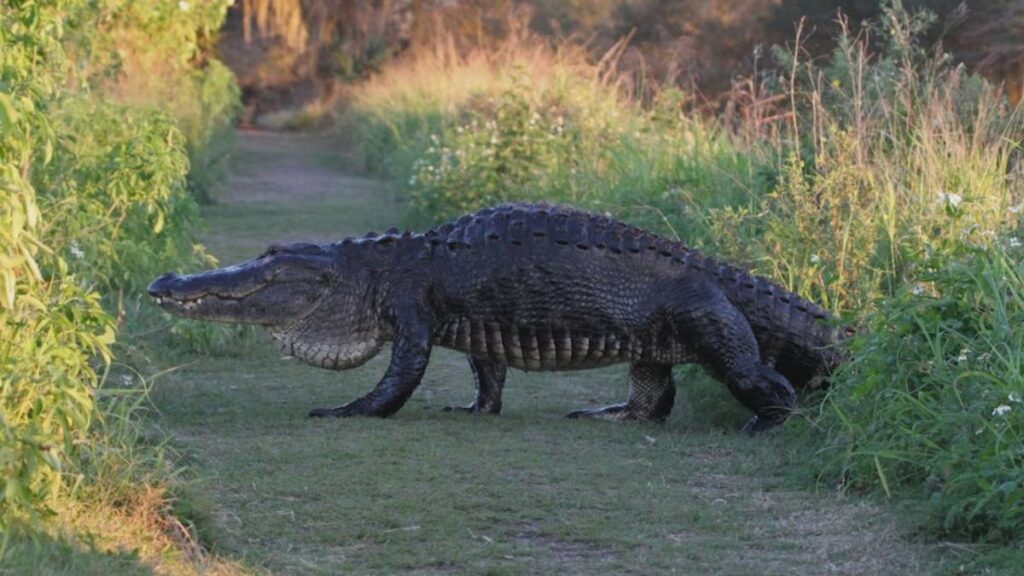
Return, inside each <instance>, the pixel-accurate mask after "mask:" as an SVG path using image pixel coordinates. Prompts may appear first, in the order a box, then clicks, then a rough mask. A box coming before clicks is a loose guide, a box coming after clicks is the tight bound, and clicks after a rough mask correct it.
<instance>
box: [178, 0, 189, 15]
mask: <svg viewBox="0 0 1024 576" xmlns="http://www.w3.org/2000/svg"><path fill="white" fill-rule="evenodd" d="M190 7H191V6H190V5H189V3H188V2H185V0H181V2H178V8H179V9H180V10H181V11H182V12H188V9H189V8H190Z"/></svg>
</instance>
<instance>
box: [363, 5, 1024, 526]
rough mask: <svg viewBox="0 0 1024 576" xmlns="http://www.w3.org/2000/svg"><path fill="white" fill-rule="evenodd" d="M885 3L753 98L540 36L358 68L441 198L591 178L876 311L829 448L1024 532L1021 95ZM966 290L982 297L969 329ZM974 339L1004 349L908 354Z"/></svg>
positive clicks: (843, 379) (824, 426) (808, 289)
mask: <svg viewBox="0 0 1024 576" xmlns="http://www.w3.org/2000/svg"><path fill="white" fill-rule="evenodd" d="M883 12H884V18H883V19H882V20H881V21H880V22H877V23H875V25H874V26H873V27H871V28H867V29H863V30H862V31H859V32H857V33H854V32H852V31H850V30H849V29H848V28H847V27H846V26H845V21H843V20H840V29H841V34H840V37H839V38H837V42H836V45H837V48H836V50H835V52H834V53H833V54H832V55H831V57H830V58H829V59H828V60H827V61H824V62H822V61H813V60H810V59H809V58H808V57H807V55H806V53H805V52H803V50H802V49H801V48H800V42H799V40H800V38H798V41H797V43H796V49H795V50H793V51H789V52H787V51H784V50H776V54H775V56H776V59H777V61H778V69H779V70H781V71H782V73H780V74H776V75H774V76H768V77H763V78H762V77H758V78H754V79H752V81H751V82H750V83H748V84H747V86H748V87H750V90H749V91H750V93H749V94H747V95H746V97H747V98H746V101H747V102H748V104H749V105H748V108H747V109H746V110H745V115H744V116H743V118H744V120H742V121H739V122H737V121H735V120H734V117H728V118H721V119H718V118H709V117H706V116H700V115H696V114H693V113H692V112H691V111H690V110H691V109H692V106H690V102H689V99H688V98H687V97H686V95H685V94H682V93H680V92H678V91H674V90H671V89H666V90H662V91H661V92H660V93H659V94H658V95H657V96H656V97H655V98H653V100H652V101H651V102H649V103H646V104H643V105H641V103H639V102H637V101H635V100H634V99H632V98H630V97H629V94H626V93H623V92H622V91H621V90H619V89H618V87H617V84H616V82H615V79H614V75H613V74H611V73H610V72H609V70H611V69H612V68H613V67H612V66H610V63H611V62H613V61H614V58H615V57H616V53H615V52H613V53H612V54H610V55H609V56H608V58H607V59H605V60H603V61H601V62H597V63H588V61H587V60H586V59H585V58H584V57H583V55H582V53H580V52H574V51H573V49H572V48H565V47H560V48H557V49H556V48H550V47H545V46H544V45H542V44H541V43H539V42H536V41H534V40H531V39H528V38H526V39H520V40H518V41H517V40H515V39H513V40H506V41H505V42H504V43H502V44H501V45H500V46H501V49H500V50H497V51H493V52H491V51H488V50H483V49H479V50H473V51H470V52H469V53H455V52H454V50H452V49H448V48H446V44H444V43H441V44H439V45H438V46H436V47H435V49H434V50H433V51H432V52H429V53H425V54H424V53H420V54H416V55H413V57H411V58H409V59H407V60H405V61H404V62H399V63H397V64H396V65H394V66H393V67H391V68H389V69H385V70H384V71H383V72H382V73H381V74H380V75H378V76H376V77H375V78H373V79H371V80H370V81H369V82H367V83H366V84H364V85H362V86H360V87H358V88H357V89H356V90H355V94H354V104H353V105H352V106H351V108H350V109H349V111H348V117H349V121H350V122H352V123H353V124H354V125H355V126H356V127H357V128H358V132H357V133H358V137H359V142H360V144H361V146H363V150H364V153H365V155H366V158H367V163H368V166H369V167H370V168H371V169H373V170H377V171H379V172H382V173H384V174H387V175H390V176H392V177H393V178H395V179H396V181H398V182H399V184H400V185H401V186H403V187H405V188H406V189H407V190H408V192H409V193H410V195H411V197H412V200H413V203H414V206H415V207H416V208H417V210H418V212H419V214H420V217H421V219H423V220H431V221H436V220H438V219H441V218H446V217H450V216H452V215H454V214H457V213H460V212H464V211H468V210H472V209H476V208H478V207H480V206H482V205H485V204H492V203H495V202H500V201H505V200H514V199H534V200H548V201H555V202H570V203H573V204H576V205H580V206H583V207H587V208H590V209H594V210H598V211H601V212H608V213H612V214H614V215H618V216H621V217H624V218H627V219H629V220H630V221H633V222H636V223H639V224H641V225H644V226H647V227H649V228H652V229H654V230H656V231H659V232H661V233H664V234H668V235H670V236H677V237H680V238H682V239H684V240H687V241H688V242H692V243H694V244H696V245H698V246H701V247H703V248H705V249H706V250H708V251H711V252H714V253H718V254H720V255H722V256H725V257H728V258H730V259H733V260H735V261H738V262H740V263H743V264H746V265H748V266H750V267H751V268H753V269H754V270H755V271H756V272H758V273H761V274H764V275H766V276H770V277H772V278H774V279H776V280H778V281H779V282H780V283H782V284H783V285H785V286H786V287H788V288H789V289H791V290H794V291H796V292H798V293H800V294H801V295H804V296H807V297H810V298H812V299H814V300H816V301H819V302H821V303H822V304H823V305H825V306H826V307H827V308H829V309H832V310H834V311H836V312H837V313H839V314H840V315H841V316H842V317H844V318H846V319H847V320H848V321H850V322H854V323H857V324H860V325H862V326H864V327H865V329H863V330H862V334H864V336H861V337H858V338H857V339H855V340H854V341H853V343H852V347H853V354H854V356H855V357H856V358H857V360H856V361H855V362H854V363H852V364H851V367H850V368H849V369H848V370H846V371H844V372H841V373H840V374H839V375H837V377H836V378H835V381H834V386H833V388H832V390H831V392H830V393H829V397H828V400H827V401H826V403H825V404H824V408H823V409H822V410H821V412H820V413H818V416H817V417H816V418H815V425H816V427H815V428H814V429H815V430H824V431H826V433H825V434H816V435H815V436H814V438H813V439H812V444H813V445H812V447H811V448H809V450H811V451H813V450H817V449H824V450H827V453H828V454H830V455H832V456H834V457H832V458H812V457H809V466H812V467H819V466H820V468H819V469H818V472H819V473H820V474H823V475H826V476H829V475H831V476H832V477H835V476H839V477H841V478H843V482H845V483H846V484H845V485H847V486H858V487H869V488H870V487H880V488H881V489H882V490H883V491H885V492H889V493H895V491H896V490H897V488H899V491H900V493H910V492H913V491H915V490H918V491H919V490H925V491H931V492H932V493H933V494H934V495H935V496H934V498H935V509H936V510H939V511H940V512H939V515H938V516H937V517H938V518H941V521H939V522H937V523H935V524H933V526H935V527H936V529H938V530H940V531H945V532H946V533H949V534H959V535H963V536H968V537H985V538H989V537H998V538H1002V539H1020V538H1021V537H1022V536H1024V535H1022V534H1021V533H1020V531H1019V528H1018V527H1017V526H1018V525H1019V507H1018V502H1019V500H1018V499H1019V496H1018V493H1017V486H1018V485H1019V476H1020V465H1021V461H1020V458H1019V452H1017V451H1015V450H1017V449H1016V448H1014V447H1013V444H1012V442H1010V441H1012V440H1014V439H1015V438H1016V437H1017V436H1016V435H1018V434H1019V430H1018V429H1017V428H1015V427H1014V426H1016V425H1015V424H1013V425H1008V426H1009V427H1006V428H999V429H998V430H996V429H995V428H993V426H996V425H997V424H998V425H1002V423H1006V422H1009V420H1006V419H1004V418H1002V416H1003V415H1000V419H997V420H993V416H992V414H991V412H992V411H993V410H995V409H996V408H997V407H998V406H996V405H992V404H993V402H1004V401H1005V402H1010V400H1009V398H1011V394H1012V395H1013V396H1012V397H1013V398H1019V397H1020V395H1021V394H1024V389H1021V386H1022V380H1021V370H1022V368H1021V364H1020V363H1019V362H1017V361H1016V359H1015V358H1016V353H1015V352H1012V350H1013V345H1010V346H1006V345H1004V344H999V339H1000V338H1004V337H1005V338H1009V339H1010V341H1011V342H1012V341H1014V340H1013V338H1017V337H1018V336H1019V334H1017V332H1019V329H1015V321H1016V320H1015V316H1014V314H1016V312H1015V311H1014V310H1015V309H1014V306H1016V304H1015V302H1017V299H1018V297H1019V293H1020V285H1019V282H1020V274H1019V270H1017V268H1016V267H1015V266H1014V265H1012V263H1013V262H1014V260H1012V258H1015V257H1019V255H1017V253H1016V252H1005V250H1006V247H1007V246H1008V245H1009V244H1014V243H1019V241H1020V240H1019V237H1016V236H1012V235H1011V234H1012V230H1013V229H1014V227H1015V226H1016V225H1017V224H1018V221H1019V218H1020V213H1021V208H1022V206H1024V179H1022V178H1021V170H1022V169H1021V166H1020V153H1021V147H1020V136H1021V134H1022V133H1024V132H1022V127H1024V126H1022V122H1021V114H1020V112H1019V111H1014V110H1012V109H1011V108H1010V107H1009V106H1008V105H1007V103H1006V101H1005V100H1004V99H1003V98H1001V96H1000V94H999V93H998V92H997V90H996V89H995V88H993V87H992V86H990V85H988V84H986V83H985V82H984V81H983V80H982V79H980V78H977V77H974V76H972V75H970V74H968V73H967V72H966V71H965V70H964V69H963V68H961V67H958V66H954V65H952V64H951V63H950V60H949V58H948V57H947V56H945V55H944V54H941V53H935V52H932V51H929V50H926V49H924V48H922V47H921V46H919V45H918V44H917V38H919V37H920V34H921V33H922V32H923V31H924V30H926V29H927V27H928V26H929V25H931V19H930V17H929V16H927V15H926V14H912V13H908V12H907V11H906V10H904V9H902V8H901V6H900V5H899V4H898V3H893V4H888V5H886V8H885V10H884V11H883ZM801 34H802V31H801ZM873 36H877V38H874V37H873ZM447 45H448V46H451V45H454V43H448V44H447ZM873 46H875V47H878V48H877V49H873V48H872V47H873ZM908 307H909V308H913V309H914V310H917V311H918V312H921V311H927V313H923V312H922V313H921V314H919V315H911V314H908V313H905V311H906V310H907V309H908ZM936 310H940V311H941V312H936ZM958 314H963V315H971V318H970V319H969V320H967V319H961V320H960V321H959V322H960V323H959V324H956V326H957V328H956V331H955V333H954V331H951V330H950V329H949V326H950V324H948V322H952V319H951V318H952V317H954V316H956V315H958ZM907 334H916V335H917V336H914V337H913V338H910V339H909V340H907V339H906V338H904V339H903V340H900V339H899V338H903V337H904V336H906V335H907ZM897 335H899V336H897ZM954 348H955V350H954ZM962 349H969V350H971V351H972V352H971V353H970V354H974V355H977V356H978V357H979V358H980V357H984V359H985V362H987V364H984V365H983V366H982V365H980V364H978V365H975V364H972V367H971V369H970V372H969V374H968V373H967V372H964V373H960V372H945V373H943V374H942V375H936V374H937V373H935V372H922V371H921V370H922V369H919V367H918V364H912V366H914V367H913V368H911V367H906V366H904V367H902V368H900V366H903V364H902V360H903V359H904V358H906V357H908V356H914V357H920V358H929V359H930V361H931V362H933V363H935V364H936V365H937V363H939V362H940V361H941V362H943V363H944V364H949V363H950V362H951V361H953V362H955V359H956V358H958V357H959V356H960V355H961V354H960V352H961V350H962ZM896 350H901V352H899V353H897V352H896ZM950 358H952V360H950ZM972 358H973V356H972ZM866 382H870V384H865V383H866ZM968 383H969V391H968V392H966V393H965V390H966V389H965V388H964V387H965V386H967V384H968ZM967 405H969V406H970V407H971V408H970V413H971V415H970V416H969V417H965V416H963V414H961V412H962V411H963V408H964V406H967ZM999 405H1003V404H999ZM1006 405H1007V406H1010V404H1006ZM1011 408H1013V407H1012V406H1011ZM1014 409H1016V408H1014ZM1018 411H1020V410H1018ZM812 412H813V411H812ZM1014 413H1016V412H1014ZM965 418H966V419H965ZM968 422H969V425H968V424H966V423H968ZM968 428H970V434H967V433H966V432H965V431H967V429H968ZM978 429H981V430H982V432H980V433H977V434H975V432H976V430H978ZM940 431H945V432H946V433H945V434H944V435H943V434H939V432H940ZM943 438H946V439H948V443H944V442H945V441H944V440H942V439H943ZM953 462H956V463H957V465H956V466H953V465H952V464H951V463H953ZM887 470H888V472H887Z"/></svg>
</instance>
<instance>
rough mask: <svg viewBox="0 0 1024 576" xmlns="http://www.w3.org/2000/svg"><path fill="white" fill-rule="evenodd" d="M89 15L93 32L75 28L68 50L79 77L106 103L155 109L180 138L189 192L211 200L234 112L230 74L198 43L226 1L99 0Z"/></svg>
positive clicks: (220, 17)
mask: <svg viewBox="0 0 1024 576" xmlns="http://www.w3.org/2000/svg"><path fill="white" fill-rule="evenodd" d="M100 4H101V5H100V6H99V7H98V10H99V13H98V14H93V13H91V12H90V13H88V17H91V18H94V19H95V23H96V24H97V25H98V26H99V29H98V30H92V29H88V28H84V27H82V28H79V29H78V30H77V31H76V33H75V35H74V38H73V43H72V51H73V54H74V55H75V56H77V60H78V61H79V62H78V63H79V66H80V67H81V74H82V75H83V77H84V78H85V79H87V81H88V82H89V84H90V85H91V86H92V88H93V89H94V90H95V91H97V92H98V93H99V94H101V95H102V96H104V97H106V98H107V99H109V100H113V101H116V102H120V103H123V104H127V105H129V106H131V107H133V108H142V109H152V108H154V107H158V108H159V109H160V110H161V111H164V112H167V113H169V114H170V115H171V116H172V117H173V118H174V119H175V121H176V124H177V127H178V129H179V130H181V132H182V133H183V134H184V136H185V146H186V148H187V150H188V159H189V173H188V182H189V188H190V190H191V191H192V192H193V193H194V194H195V195H196V197H197V198H198V199H200V200H203V201H210V200H212V198H213V194H214V193H215V191H216V188H217V186H218V184H219V182H220V180H221V179H222V178H223V176H224V174H225V170H226V169H227V155H228V153H229V152H230V150H231V147H232V145H233V138H234V128H233V121H234V118H235V116H237V114H238V112H239V109H240V103H239V98H240V93H239V90H238V86H237V85H236V84H235V80H234V75H233V74H232V73H231V71H230V70H228V69H227V67H225V66H224V65H223V64H222V63H221V62H220V61H218V60H216V59H213V58H210V57H208V56H207V54H206V51H207V50H204V47H205V46H207V45H208V44H209V43H210V42H211V41H212V38H213V37H214V36H215V35H216V34H217V30H218V29H219V28H220V26H221V24H222V23H223V21H224V15H225V11H226V9H227V7H228V5H229V1H228V0H215V1H211V2H188V1H176V0H154V1H152V2H134V1H131V0H103V2H101V3H100Z"/></svg>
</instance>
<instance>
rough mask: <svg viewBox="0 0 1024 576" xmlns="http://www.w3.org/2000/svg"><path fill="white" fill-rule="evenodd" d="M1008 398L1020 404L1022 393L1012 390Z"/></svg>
mask: <svg viewBox="0 0 1024 576" xmlns="http://www.w3.org/2000/svg"><path fill="white" fill-rule="evenodd" d="M1006 399H1007V400H1009V401H1010V402H1013V403H1015V404H1020V394H1017V393H1016V392H1010V395H1009V396H1007V397H1006Z"/></svg>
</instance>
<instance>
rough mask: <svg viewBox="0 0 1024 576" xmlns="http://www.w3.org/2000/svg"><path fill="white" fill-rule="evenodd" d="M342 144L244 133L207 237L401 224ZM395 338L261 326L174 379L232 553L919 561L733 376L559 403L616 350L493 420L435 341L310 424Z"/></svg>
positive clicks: (667, 565)
mask: <svg viewBox="0 0 1024 576" xmlns="http://www.w3.org/2000/svg"><path fill="white" fill-rule="evenodd" d="M339 157H340V155H339V153H338V152H337V151H336V147H334V146H333V145H332V144H331V142H330V141H329V140H326V139H323V138H317V137H310V136H297V135H285V134H261V133H244V134H241V142H240V148H239V151H238V160H237V163H236V166H235V174H236V175H235V176H234V177H233V178H232V179H231V182H230V185H229V192H228V193H227V194H226V195H225V196H224V199H223V202H222V203H221V204H220V205H218V206H215V207H213V208H211V209H208V210H207V211H206V212H205V216H206V219H207V222H208V231H207V233H206V235H205V238H204V240H205V241H206V243H207V245H208V247H209V248H210V250H211V251H212V252H213V253H214V254H216V255H217V256H218V257H219V258H221V260H222V261H225V262H229V261H235V260H240V259H243V258H248V257H251V256H253V255H255V254H256V253H258V252H259V251H260V250H261V249H262V248H263V246H264V245H265V244H267V243H269V242H271V241H276V240H281V239H298V238H305V239H332V240H334V239H339V238H342V237H344V236H346V235H351V234H361V233H363V232H365V231H367V230H370V229H376V230H382V229H384V228H387V227H389V226H391V225H394V224H398V223H400V222H401V219H402V215H403V212H404V209H405V208H404V204H403V202H402V201H401V200H400V199H399V198H397V197H396V196H395V195H394V194H392V193H389V192H388V191H387V190H386V188H385V187H383V186H381V185H380V184H379V183H376V182H374V181H372V180H367V179H365V178H360V177H355V176H352V175H349V174H346V173H344V172H342V171H341V170H340V169H339V168H338V167H337V166H339V165H340V164H341V163H340V162H339ZM386 358H387V354H386V353H385V354H382V355H381V356H379V357H378V358H376V359H375V360H374V361H372V362H370V363H369V364H368V365H367V366H364V367H362V368H360V369H358V370H354V371H350V372H343V373H332V372H328V371H324V370H317V369H314V368H311V367H308V366H303V365H300V364H297V363H296V362H294V361H284V360H281V359H279V358H278V354H277V353H276V352H275V351H274V350H273V349H272V348H271V347H270V346H269V345H267V343H266V340H265V338H262V337H261V338H260V339H259V341H258V342H257V343H255V344H254V345H253V346H252V347H251V349H249V350H246V351H244V352H243V353H240V354H238V355H233V356H213V357H200V356H196V357H195V358H194V360H196V361H197V363H196V364H195V365H194V366H192V367H190V368H188V369H186V370H182V371H180V372H177V373H175V374H173V375H172V376H169V377H166V378H164V379H161V380H160V381H159V382H158V383H157V386H156V389H155V391H154V401H155V403H156V405H157V407H158V409H159V411H160V416H159V423H160V425H162V426H163V427H164V428H166V430H168V431H169V432H170V434H171V435H172V437H173V438H174V442H175V444H176V445H177V446H178V447H179V448H181V449H182V451H183V452H184V453H185V454H187V455H189V456H190V457H191V458H193V459H194V462H193V468H194V469H195V470H196V471H197V473H198V475H199V476H200V478H201V479H200V481H199V482H198V484H197V486H196V488H195V493H196V496H195V497H196V498H197V500H198V502H199V503H200V504H201V507H202V508H204V509H208V510H210V514H211V518H210V520H209V521H208V522H207V523H206V525H204V526H201V528H202V532H203V534H204V538H205V539H206V540H207V541H209V542H210V544H211V545H212V547H213V548H214V549H215V550H216V551H217V552H219V553H221V554H224V555H227V556H230V557H234V558H239V559H242V560H243V561H245V562H246V563H248V564H249V565H251V566H253V567H256V568H265V569H268V570H270V571H271V572H274V573H280V574H311V573H312V574H337V573H356V574H365V573H378V574H391V573H396V572H407V573H413V574H434V573H458V574H464V573H470V574H485V573H487V574H522V573H527V574H530V573H539V574H546V573H563V574H564V573H569V574H624V573H626V574H655V573H658V574H660V573H665V574H669V573H677V574H703V573H715V574H909V573H914V574H922V573H932V572H934V571H935V570H936V569H937V564H936V563H935V560H936V555H935V551H934V550H933V549H929V548H926V547H924V546H921V545H916V544H912V543H910V541H909V540H908V539H907V538H906V537H905V534H904V533H903V532H902V530H903V529H901V528H898V526H899V524H898V523H897V521H896V519H895V517H894V514H893V513H892V512H891V511H889V510H886V509H885V508H883V507H880V506H878V505H876V504H872V503H870V502H867V501H861V500H847V499H842V498H839V497H838V496H836V495H835V494H832V493H824V494H812V493H808V492H806V491H804V490H801V489H797V488H793V486H800V485H801V484H800V483H799V482H797V481H796V480H794V479H793V478H792V477H790V476H787V474H792V472H791V471H792V470H793V469H794V468H795V467H794V466H791V465H787V463H789V462H792V461H794V460H796V459H798V458H804V457H807V455H804V454H798V453H795V452H794V450H793V449H792V448H790V447H788V446H787V445H786V442H785V437H784V435H778V436H774V437H768V438H759V439H756V440H751V439H748V438H746V437H744V436H741V435H739V434H737V433H736V432H735V430H736V429H737V428H738V427H739V425H740V424H741V423H742V422H743V420H744V418H745V417H746V415H745V414H744V413H743V411H742V410H741V409H738V408H736V407H734V405H733V403H732V402H731V401H730V400H729V399H728V394H727V393H726V392H725V391H724V389H722V387H721V386H720V385H718V384H715V383H713V382H709V381H708V380H707V379H706V378H704V377H702V376H699V375H692V374H686V375H683V376H682V377H680V378H679V382H680V389H679V391H680V398H679V399H678V400H677V404H676V410H675V412H674V413H673V416H672V418H671V419H670V420H669V421H668V422H667V423H666V424H664V425H615V424H609V423H604V422H579V421H569V420H566V419H565V418H563V417H562V416H563V414H564V413H566V412H568V411H570V410H572V409H575V408H579V407H581V406H588V405H589V406H593V405H599V404H603V403H609V402H613V401H620V400H621V398H622V397H623V396H624V395H625V392H626V388H625V385H624V376H625V372H624V368H623V367H617V368H614V369H609V370H600V371H588V372H578V373H570V374H557V375H552V374H530V375H525V374H522V373H515V374H512V375H511V376H510V381H509V384H508V386H507V388H506V406H505V413H504V414H503V415H502V416H500V417H497V418H494V417H472V416H467V415H453V414H447V413H443V412H441V411H440V410H439V408H441V407H442V406H445V405H448V404H462V403H467V402H468V401H469V400H470V398H471V397H472V394H473V393H472V386H471V382H472V379H471V375H470V372H469V369H468V367H467V366H466V365H465V362H464V360H463V359H462V358H461V357H459V356H458V355H456V354H451V353H446V352H445V351H439V352H436V353H435V355H434V357H433V358H432V361H431V365H430V369H429V371H428V373H427V376H426V377H425V379H424V383H423V385H422V386H421V387H420V389H419V390H418V391H417V393H416V394H415V395H414V397H413V399H412V400H411V401H410V402H409V404H408V405H407V406H406V408H404V409H403V410H402V411H401V412H400V413H399V414H398V415H396V417H394V418H392V419H389V420H376V419H373V420H370V419H351V420H308V419H307V418H306V417H305V414H306V411H307V410H308V409H309V408H311V407H316V406H325V405H335V404H339V403H341V402H344V401H347V400H350V399H352V398H355V397H357V396H359V395H361V394H363V393H365V392H366V391H368V390H369V389H370V388H372V386H373V385H374V384H375V382H376V379H377V378H379V376H380V374H381V373H382V372H383V368H384V365H385V364H384V363H385V362H386Z"/></svg>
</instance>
